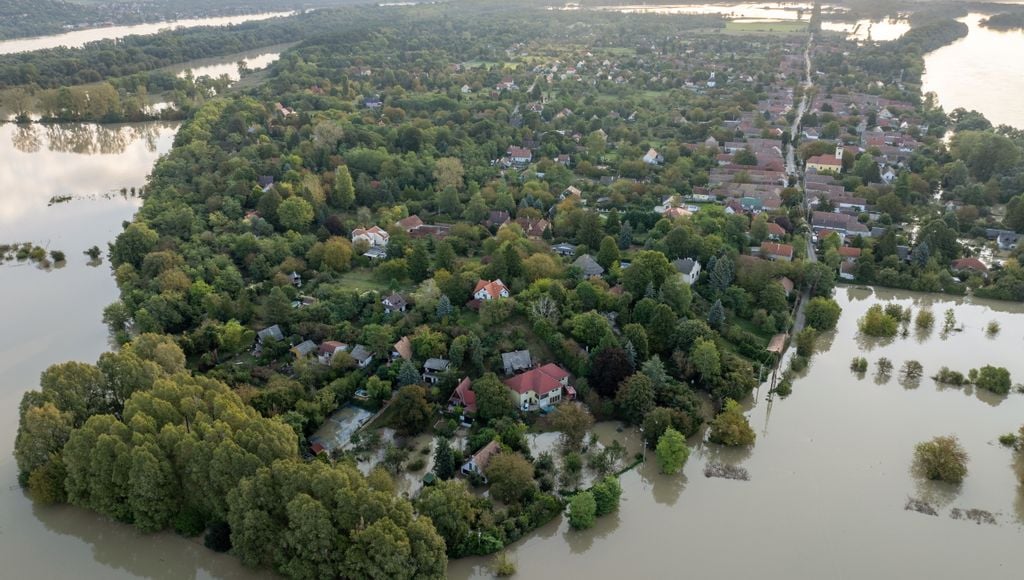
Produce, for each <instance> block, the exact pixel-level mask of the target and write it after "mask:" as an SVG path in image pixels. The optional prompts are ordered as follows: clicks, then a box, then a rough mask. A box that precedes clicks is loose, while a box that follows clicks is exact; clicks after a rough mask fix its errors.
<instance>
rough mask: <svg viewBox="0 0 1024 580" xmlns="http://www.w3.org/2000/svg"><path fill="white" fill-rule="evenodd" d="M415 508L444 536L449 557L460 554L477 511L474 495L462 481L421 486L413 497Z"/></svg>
mask: <svg viewBox="0 0 1024 580" xmlns="http://www.w3.org/2000/svg"><path fill="white" fill-rule="evenodd" d="M416 510H417V511H419V513H420V514H421V515H424V516H426V517H428V518H430V520H431V521H432V522H433V524H434V528H435V529H436V530H437V533H438V534H439V535H440V536H441V537H442V538H443V539H444V543H445V545H446V546H447V551H448V554H449V555H450V556H459V555H461V550H460V548H461V546H462V544H463V542H465V541H466V539H467V538H468V537H469V533H470V529H471V526H472V525H473V524H474V523H475V521H476V518H477V514H478V512H479V510H478V509H477V507H476V497H475V496H474V495H473V494H472V493H470V491H469V490H468V489H467V488H466V482H464V481H461V480H451V481H441V482H438V484H437V485H434V486H428V487H425V488H423V492H422V493H421V494H420V496H419V497H418V498H417V499H416Z"/></svg>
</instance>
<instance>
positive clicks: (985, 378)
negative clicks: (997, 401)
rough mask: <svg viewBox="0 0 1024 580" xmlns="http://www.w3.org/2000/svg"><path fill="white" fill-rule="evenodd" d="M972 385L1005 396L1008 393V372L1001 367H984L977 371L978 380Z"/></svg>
mask: <svg viewBox="0 0 1024 580" xmlns="http://www.w3.org/2000/svg"><path fill="white" fill-rule="evenodd" d="M974 384H975V385H977V386H978V388H981V389H985V390H988V391H992V392H993V393H996V394H999V395H1005V394H1007V393H1009V392H1010V385H1011V382H1010V371H1009V370H1007V369H1005V368H1003V367H994V366H992V365H985V366H983V367H981V368H980V369H978V378H977V379H976V380H975V381H974Z"/></svg>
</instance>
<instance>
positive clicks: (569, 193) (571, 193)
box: [558, 185, 583, 201]
mask: <svg viewBox="0 0 1024 580" xmlns="http://www.w3.org/2000/svg"><path fill="white" fill-rule="evenodd" d="M582 197H583V192H582V191H581V190H580V188H578V187H573V186H571V185H570V186H569V187H567V188H565V190H564V191H562V193H560V194H559V195H558V201H565V200H567V199H569V198H575V199H579V200H581V201H582Z"/></svg>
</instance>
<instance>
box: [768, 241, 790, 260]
mask: <svg viewBox="0 0 1024 580" xmlns="http://www.w3.org/2000/svg"><path fill="white" fill-rule="evenodd" d="M761 257H763V258H767V259H769V260H782V261H784V262H790V261H792V260H793V246H791V245H789V244H778V243H775V242H761Z"/></svg>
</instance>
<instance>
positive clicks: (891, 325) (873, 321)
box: [857, 304, 899, 337]
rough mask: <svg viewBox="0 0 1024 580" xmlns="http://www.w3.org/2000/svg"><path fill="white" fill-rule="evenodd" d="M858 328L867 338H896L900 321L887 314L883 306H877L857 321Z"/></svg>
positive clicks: (872, 307)
mask: <svg viewBox="0 0 1024 580" xmlns="http://www.w3.org/2000/svg"><path fill="white" fill-rule="evenodd" d="M857 327H858V328H859V329H860V331H861V332H863V333H864V334H866V335H867V336H876V337H888V336H896V331H897V329H898V328H899V321H898V320H896V319H895V318H894V317H892V316H891V315H889V314H886V313H885V311H884V310H883V309H882V305H881V304H875V305H873V306H871V307H870V308H868V311H867V312H866V313H865V314H864V316H863V317H862V318H861V319H860V320H858V321H857Z"/></svg>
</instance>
